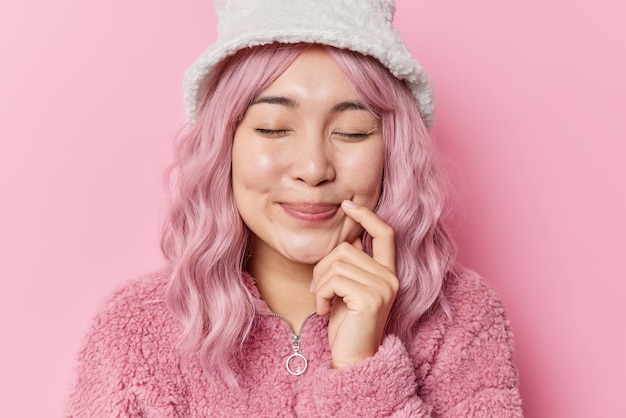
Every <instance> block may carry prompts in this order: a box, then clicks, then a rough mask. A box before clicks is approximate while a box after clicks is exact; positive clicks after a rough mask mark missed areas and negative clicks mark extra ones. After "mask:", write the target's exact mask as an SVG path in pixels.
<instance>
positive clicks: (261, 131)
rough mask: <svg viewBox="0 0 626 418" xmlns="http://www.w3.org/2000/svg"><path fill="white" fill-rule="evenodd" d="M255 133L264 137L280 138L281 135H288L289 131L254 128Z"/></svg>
mask: <svg viewBox="0 0 626 418" xmlns="http://www.w3.org/2000/svg"><path fill="white" fill-rule="evenodd" d="M255 131H256V132H257V133H259V134H261V135H264V136H282V135H287V133H289V130H287V129H263V128H255Z"/></svg>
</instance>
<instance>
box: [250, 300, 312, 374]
mask: <svg viewBox="0 0 626 418" xmlns="http://www.w3.org/2000/svg"><path fill="white" fill-rule="evenodd" d="M259 313H260V314H261V315H265V316H275V317H276V318H279V319H281V320H282V321H283V322H284V323H285V325H287V329H288V330H289V332H290V333H291V349H292V350H293V351H292V353H291V354H290V355H289V357H287V360H286V361H285V368H286V369H287V372H288V373H289V374H291V375H293V376H300V375H301V374H302V373H304V372H305V371H306V368H307V366H308V364H309V362H308V361H307V359H306V357H305V356H304V355H303V354H302V353H300V336H301V335H302V330H303V329H304V325H305V324H306V323H307V321H308V320H309V319H310V318H311V317H312V316H313V315H315V314H316V313H317V312H316V311H313V312H311V313H310V314H309V316H307V317H306V318H305V319H304V321H303V322H302V325H300V329H299V330H298V333H297V334H296V333H295V332H294V331H293V328H292V327H291V325H290V324H289V321H287V320H286V319H285V317H284V316H282V315H279V314H277V313H274V312H259Z"/></svg>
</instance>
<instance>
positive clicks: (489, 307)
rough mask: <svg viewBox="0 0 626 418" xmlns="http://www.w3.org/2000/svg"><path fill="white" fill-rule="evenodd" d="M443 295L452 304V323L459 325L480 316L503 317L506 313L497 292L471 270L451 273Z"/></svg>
mask: <svg viewBox="0 0 626 418" xmlns="http://www.w3.org/2000/svg"><path fill="white" fill-rule="evenodd" d="M443 296H444V298H445V300H446V301H447V302H448V304H449V306H450V309H451V316H452V320H453V321H452V323H456V324H457V325H459V326H463V325H464V324H466V323H467V322H468V321H469V322H474V320H476V319H479V318H483V319H485V318H503V317H504V315H505V312H504V306H503V304H502V300H501V299H500V296H499V295H498V294H497V292H496V291H495V290H494V289H493V287H492V286H491V285H490V284H488V283H487V282H486V281H485V279H483V278H482V277H481V276H480V275H479V274H477V273H475V272H473V271H470V270H466V269H463V270H460V271H459V272H458V273H456V274H451V275H450V276H449V277H448V280H446V283H445V285H444V288H443Z"/></svg>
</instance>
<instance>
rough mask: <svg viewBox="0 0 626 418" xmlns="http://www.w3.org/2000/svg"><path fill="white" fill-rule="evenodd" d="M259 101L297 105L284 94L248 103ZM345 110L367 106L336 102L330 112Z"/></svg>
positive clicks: (354, 102) (281, 104)
mask: <svg viewBox="0 0 626 418" xmlns="http://www.w3.org/2000/svg"><path fill="white" fill-rule="evenodd" d="M259 103H267V104H274V105H280V106H285V107H288V108H295V107H297V106H298V102H297V101H296V100H294V99H290V98H288V97H284V96H263V97H259V98H257V99H255V100H254V101H253V102H252V103H251V104H250V105H251V106H252V105H255V104H259ZM346 110H367V107H366V106H365V105H364V104H363V103H361V102H359V101H347V102H341V103H337V104H336V105H335V106H333V108H332V109H331V112H333V113H338V112H344V111H346Z"/></svg>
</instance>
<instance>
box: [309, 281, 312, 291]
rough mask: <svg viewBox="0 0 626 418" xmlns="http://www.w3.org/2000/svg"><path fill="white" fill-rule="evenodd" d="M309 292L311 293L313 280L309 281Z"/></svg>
mask: <svg viewBox="0 0 626 418" xmlns="http://www.w3.org/2000/svg"><path fill="white" fill-rule="evenodd" d="M309 292H311V293H313V280H311V286H309Z"/></svg>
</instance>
